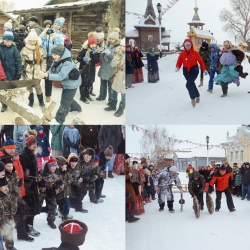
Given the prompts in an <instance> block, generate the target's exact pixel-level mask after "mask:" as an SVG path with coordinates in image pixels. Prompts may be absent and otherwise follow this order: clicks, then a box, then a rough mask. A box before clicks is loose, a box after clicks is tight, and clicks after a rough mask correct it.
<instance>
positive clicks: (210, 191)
mask: <svg viewBox="0 0 250 250" xmlns="http://www.w3.org/2000/svg"><path fill="white" fill-rule="evenodd" d="M212 192H213V187H212V186H209V188H208V193H209V194H212Z"/></svg>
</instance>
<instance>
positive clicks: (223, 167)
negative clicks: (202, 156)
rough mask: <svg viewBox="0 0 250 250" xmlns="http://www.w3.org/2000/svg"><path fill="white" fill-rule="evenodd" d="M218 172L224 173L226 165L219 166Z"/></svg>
mask: <svg viewBox="0 0 250 250" xmlns="http://www.w3.org/2000/svg"><path fill="white" fill-rule="evenodd" d="M219 171H220V173H226V167H225V166H224V165H221V166H220V170H219Z"/></svg>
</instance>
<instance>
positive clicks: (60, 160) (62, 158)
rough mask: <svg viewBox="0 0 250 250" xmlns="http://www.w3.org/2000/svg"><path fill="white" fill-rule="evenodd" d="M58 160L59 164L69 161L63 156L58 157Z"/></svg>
mask: <svg viewBox="0 0 250 250" xmlns="http://www.w3.org/2000/svg"><path fill="white" fill-rule="evenodd" d="M56 161H57V164H58V165H59V166H63V165H65V164H67V163H68V162H67V160H66V159H65V158H64V157H63V156H58V157H56Z"/></svg>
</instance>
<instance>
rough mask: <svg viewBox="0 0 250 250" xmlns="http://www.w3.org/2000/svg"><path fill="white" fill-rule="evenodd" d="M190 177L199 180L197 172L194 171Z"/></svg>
mask: <svg viewBox="0 0 250 250" xmlns="http://www.w3.org/2000/svg"><path fill="white" fill-rule="evenodd" d="M192 177H193V178H199V177H200V174H199V172H198V171H194V172H193V173H192Z"/></svg>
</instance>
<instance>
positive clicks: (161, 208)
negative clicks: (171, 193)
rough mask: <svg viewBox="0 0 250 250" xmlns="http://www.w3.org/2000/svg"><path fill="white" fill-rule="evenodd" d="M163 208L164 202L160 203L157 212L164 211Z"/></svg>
mask: <svg viewBox="0 0 250 250" xmlns="http://www.w3.org/2000/svg"><path fill="white" fill-rule="evenodd" d="M164 207H165V202H163V203H161V204H160V208H159V211H160V212H161V211H163V210H164Z"/></svg>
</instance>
